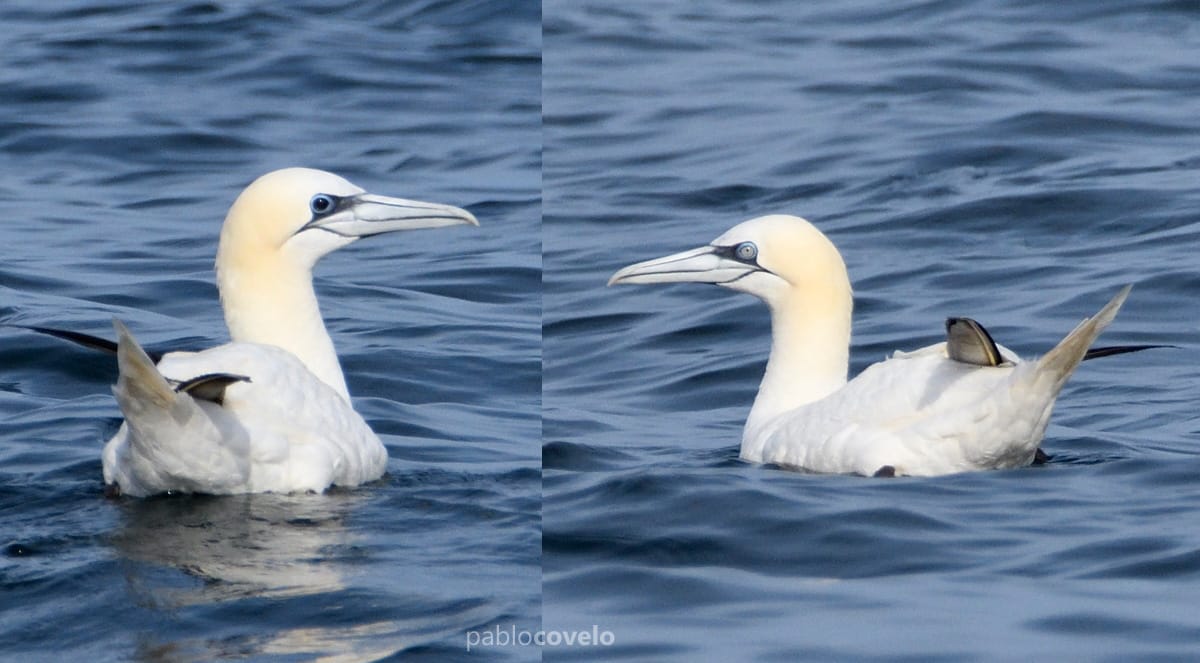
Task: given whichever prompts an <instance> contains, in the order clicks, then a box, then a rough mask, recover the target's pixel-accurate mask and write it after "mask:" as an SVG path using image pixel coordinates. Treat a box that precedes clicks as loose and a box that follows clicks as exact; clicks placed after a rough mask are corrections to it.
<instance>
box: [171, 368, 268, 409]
mask: <svg viewBox="0 0 1200 663" xmlns="http://www.w3.org/2000/svg"><path fill="white" fill-rule="evenodd" d="M237 382H251V380H250V377H249V376H246V375H237V374H234V373H205V374H204V375H198V376H196V377H194V378H192V379H190V380H186V381H184V382H180V383H179V384H177V385H175V391H176V393H178V392H184V393H187V394H188V395H189V396H191V397H192V398H197V399H200V400H203V401H210V402H212V403H216V404H217V405H224V404H225V389H226V388H227V387H228V386H229V385H231V384H234V383H237Z"/></svg>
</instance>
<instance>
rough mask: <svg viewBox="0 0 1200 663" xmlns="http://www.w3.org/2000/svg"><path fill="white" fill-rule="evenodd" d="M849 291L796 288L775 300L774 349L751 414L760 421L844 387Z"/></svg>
mask: <svg viewBox="0 0 1200 663" xmlns="http://www.w3.org/2000/svg"><path fill="white" fill-rule="evenodd" d="M853 307H854V300H853V298H852V297H851V296H849V294H848V293H845V292H834V291H799V290H793V291H792V292H791V293H789V296H787V297H786V298H783V299H781V300H779V301H775V302H771V303H770V308H771V355H770V358H769V359H768V360H767V370H766V373H765V374H764V375H763V379H762V383H761V384H760V385H759V388H758V396H757V397H755V399H754V406H753V407H752V408H750V415H749V417H748V418H747V419H746V427H745V430H746V432H747V434H749V433H750V431H752V430H754V429H755V428H756V427H757V426H759V425H760V424H763V423H765V422H767V421H770V420H771V419H773V418H774V417H775V416H777V415H780V414H782V413H784V412H787V411H789V410H793V409H795V408H797V407H800V406H801V405H805V404H808V403H812V402H814V401H818V400H820V399H822V398H824V397H826V396H828V395H829V394H832V393H833V392H835V391H837V390H838V389H841V388H842V386H843V385H845V384H846V378H847V375H848V373H849V371H850V325H851V317H852V313H853Z"/></svg>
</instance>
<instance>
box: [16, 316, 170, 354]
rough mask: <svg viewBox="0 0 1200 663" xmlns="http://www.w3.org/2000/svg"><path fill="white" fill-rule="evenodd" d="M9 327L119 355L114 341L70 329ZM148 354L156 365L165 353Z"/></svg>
mask: <svg viewBox="0 0 1200 663" xmlns="http://www.w3.org/2000/svg"><path fill="white" fill-rule="evenodd" d="M9 326H10V327H18V328H21V329H28V330H29V331H32V332H37V333H39V334H45V335H47V336H53V337H55V338H61V339H63V340H64V341H70V342H72V343H75V344H77V345H82V346H83V347H85V348H90V349H92V350H99V351H101V352H107V353H108V354H111V355H115V354H117V344H116V343H114V342H113V341H110V340H108V339H107V338H100V337H99V336H92V335H91V334H84V333H82V332H77V331H70V330H68V329H54V328H53V327H35V326H31V325H9ZM146 354H147V355H148V356H149V357H150V361H152V362H154V363H156V364H157V363H158V362H159V360H161V359H162V357H163V353H161V352H150V351H147V352H146Z"/></svg>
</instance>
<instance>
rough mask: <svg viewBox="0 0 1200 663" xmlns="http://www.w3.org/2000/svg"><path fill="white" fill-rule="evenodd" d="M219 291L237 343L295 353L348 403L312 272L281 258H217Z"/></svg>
mask: <svg viewBox="0 0 1200 663" xmlns="http://www.w3.org/2000/svg"><path fill="white" fill-rule="evenodd" d="M217 287H218V289H219V290H220V292H221V303H222V305H223V306H224V308H225V324H227V325H228V326H229V334H230V337H231V338H232V339H233V340H234V341H242V342H250V343H265V344H268V345H274V346H278V347H280V348H283V349H284V350H287V351H288V352H291V353H292V354H294V355H296V357H298V358H299V359H300V361H302V362H304V365H305V366H307V367H308V370H310V371H312V373H313V374H314V375H316V376H317V377H318V378H320V380H321V381H322V382H324V383H325V384H327V385H329V386H330V387H333V388H334V390H336V391H337V392H338V393H339V394H341V395H342V398H345V399H346V400H347V401H349V400H350V392H349V391H348V390H347V389H346V379H345V377H343V375H342V367H341V365H340V364H339V363H338V358H337V352H336V351H335V350H334V348H333V340H332V339H330V338H329V333H328V332H327V331H325V322H324V320H322V319H321V310H320V308H319V307H318V306H317V296H316V293H314V292H313V286H312V270H311V267H309V266H302V265H297V264H295V263H294V262H291V261H288V260H287V259H285V258H284V257H282V256H275V257H273V258H270V259H268V258H264V257H263V256H261V255H260V256H256V257H255V259H254V260H252V261H248V260H236V259H235V257H234V256H223V255H221V252H218V256H217Z"/></svg>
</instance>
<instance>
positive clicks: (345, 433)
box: [50, 168, 478, 496]
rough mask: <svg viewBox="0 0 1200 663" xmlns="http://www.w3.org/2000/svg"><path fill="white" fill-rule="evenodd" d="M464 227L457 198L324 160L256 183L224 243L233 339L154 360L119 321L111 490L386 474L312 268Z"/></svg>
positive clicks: (253, 487) (237, 488) (469, 219)
mask: <svg viewBox="0 0 1200 663" xmlns="http://www.w3.org/2000/svg"><path fill="white" fill-rule="evenodd" d="M456 224H471V225H478V222H477V221H476V220H475V217H474V216H472V215H471V214H470V212H467V211H466V210H462V209H459V208H457V207H450V206H447V205H437V204H433V203H422V202H417V201H412V200H403V199H399V198H385V197H383V196H375V195H371V194H368V193H365V192H364V191H363V190H362V189H360V188H358V187H356V186H354V185H353V184H351V183H349V182H347V181H346V180H344V179H342V178H341V177H338V176H337V175H333V174H331V173H326V172H323V171H319V170H310V169H306V168H288V169H285V170H279V171H275V172H272V173H268V174H267V175H264V176H262V177H261V178H259V179H258V180H256V181H255V182H254V183H252V184H251V185H250V186H249V187H247V188H246V190H245V191H243V192H242V194H241V195H240V196H239V197H238V199H237V201H236V202H234V204H233V207H232V208H231V209H230V211H229V214H228V216H227V217H226V219H225V224H224V226H223V227H222V230H221V242H220V248H219V249H218V252H217V261H216V268H217V280H218V285H219V289H220V292H221V302H222V305H223V307H224V310H225V320H226V323H227V324H228V326H229V331H230V336H231V337H232V342H231V343H229V344H227V345H222V346H220V347H216V348H212V349H209V350H204V351H202V352H172V353H167V354H166V355H164V356H162V358H161V360H159V361H158V362H157V365H156V364H155V362H154V361H152V360H151V358H150V357H149V356H148V355H147V354H146V353H145V352H144V351H143V350H142V348H141V347H140V346H139V345H138V344H137V341H135V340H134V338H133V336H132V335H131V334H130V333H129V331H128V330H127V329H125V327H124V325H122V324H120V323H119V322H117V323H115V324H116V328H117V333H118V341H117V346H118V364H119V367H120V378H119V379H118V382H117V385H116V387H114V389H113V393H114V394H115V395H116V397H117V402H118V404H119V405H120V407H121V412H122V413H123V414H124V415H125V422H124V424H122V426H121V429H120V430H119V431H117V434H116V435H114V436H113V438H112V439H111V440H109V442H108V444H107V445H105V447H104V453H103V465H104V480H105V483H106V484H107V485H108V487H109V489H110V490H112V491H117V492H120V493H121V494H125V495H134V496H145V495H152V494H156V493H162V492H172V491H178V492H197V493H211V494H230V493H243V492H265V491H272V492H294V491H323V490H325V489H326V488H328V487H329V486H330V485H334V484H336V485H339V486H355V485H358V484H361V483H363V482H366V481H371V480H374V479H377V478H379V477H380V476H382V475H383V473H384V470H385V468H386V465H387V451H386V450H385V449H384V446H383V443H382V442H381V441H380V440H379V438H378V437H377V436H376V435H375V433H373V432H372V431H371V429H370V427H368V426H367V424H366V422H365V421H364V420H363V418H362V417H361V416H360V415H359V414H358V413H357V412H355V411H354V408H353V407H352V406H351V404H350V395H349V392H348V391H347V389H346V381H345V378H344V377H343V376H342V370H341V366H340V365H339V363H338V359H337V354H336V353H335V351H334V348H333V342H332V340H331V339H330V337H329V334H328V333H327V332H326V330H325V325H324V322H323V321H322V319H321V313H320V310H319V309H318V306H317V298H316V295H315V293H314V291H313V286H312V268H313V265H314V264H315V263H316V262H317V260H318V259H319V258H321V256H323V255H325V254H327V253H329V252H331V251H333V250H335V249H338V248H340V247H342V246H345V245H347V244H350V243H351V242H353V241H355V240H356V239H358V238H360V237H366V236H369V235H375V234H379V233H385V232H391V231H396V230H409V229H416V228H433V227H440V226H448V225H456ZM50 331H51V332H53V330H50ZM64 334H65V333H63V332H57V334H56V335H64ZM72 340H77V341H78V342H83V343H85V344H89V345H92V346H93V347H97V346H102V345H103V342H101V341H96V342H93V343H88V342H87V340H86V339H85V340H82V341H81V340H79V339H72Z"/></svg>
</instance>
